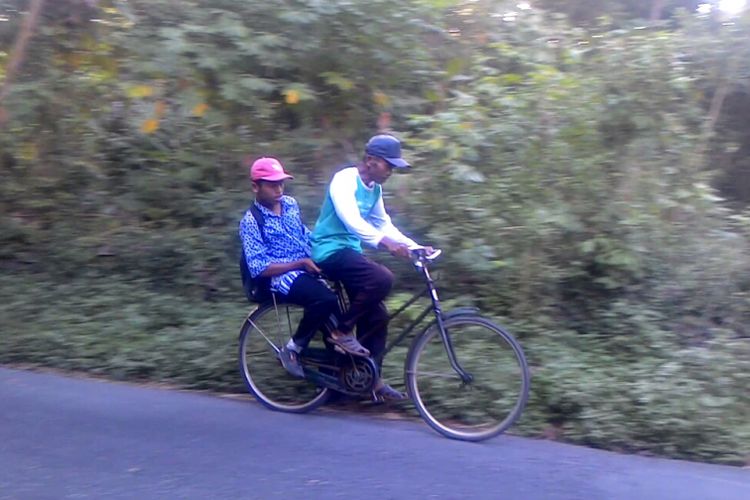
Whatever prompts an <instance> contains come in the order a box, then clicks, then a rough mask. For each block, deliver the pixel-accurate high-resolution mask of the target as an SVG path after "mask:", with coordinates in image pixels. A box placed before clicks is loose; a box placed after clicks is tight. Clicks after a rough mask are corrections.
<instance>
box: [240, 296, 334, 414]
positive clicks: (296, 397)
mask: <svg viewBox="0 0 750 500" xmlns="http://www.w3.org/2000/svg"><path fill="white" fill-rule="evenodd" d="M303 311H304V309H303V308H302V307H301V306H298V305H295V304H273V303H267V304H262V305H261V306H259V307H258V308H257V309H256V310H255V311H253V312H252V313H251V314H250V315H249V316H248V317H247V319H245V322H244V323H243V325H242V329H241V330H240V337H239V368H240V374H241V375H242V378H243V380H244V382H245V386H246V387H247V389H248V391H249V392H250V393H251V394H252V395H253V396H254V397H255V399H256V400H257V401H258V402H260V403H261V404H262V405H263V406H265V407H266V408H269V409H271V410H276V411H282V412H286V413H307V412H309V411H312V410H314V409H316V408H318V407H320V406H321V405H323V404H324V403H325V402H326V401H328V399H329V398H330V395H331V393H330V390H329V389H327V388H320V387H317V386H316V385H315V384H313V383H312V382H310V381H308V380H305V379H301V378H296V377H294V376H292V375H290V374H289V373H287V371H286V370H285V369H284V367H283V366H282V365H281V362H280V361H279V359H278V357H277V355H276V353H277V352H278V349H279V348H281V347H282V346H283V345H284V344H285V343H286V342H287V341H288V340H289V339H290V338H291V336H292V334H293V333H294V331H295V329H296V327H297V325H298V324H299V319H300V318H302V314H303Z"/></svg>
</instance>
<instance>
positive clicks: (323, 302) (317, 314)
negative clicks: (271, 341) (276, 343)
mask: <svg viewBox="0 0 750 500" xmlns="http://www.w3.org/2000/svg"><path fill="white" fill-rule="evenodd" d="M286 300H287V302H291V303H292V304H297V305H300V306H302V307H304V308H305V314H304V315H303V316H302V320H301V321H300V322H299V325H298V326H297V331H296V332H295V334H294V336H293V337H292V339H293V340H294V343H295V344H296V345H297V346H299V347H300V350H302V349H304V348H305V347H307V344H309V343H310V340H311V339H312V338H313V337H314V336H315V332H317V331H318V330H319V329H320V326H321V325H322V324H323V323H324V322H325V321H326V320H328V318H330V317H331V315H332V314H333V315H335V316H337V317H338V315H339V302H338V297H337V296H336V294H335V293H334V292H333V291H331V290H330V289H329V288H328V287H327V286H325V285H324V284H323V283H321V282H320V280H318V279H316V278H313V277H312V276H310V275H308V274H301V275H300V276H298V277H297V279H295V280H294V283H292V286H291V288H290V289H289V294H288V295H287V298H286Z"/></svg>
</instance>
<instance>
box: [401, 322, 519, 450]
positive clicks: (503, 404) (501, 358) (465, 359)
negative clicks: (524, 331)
mask: <svg viewBox="0 0 750 500" xmlns="http://www.w3.org/2000/svg"><path fill="white" fill-rule="evenodd" d="M444 325H445V330H446V332H447V334H448V336H449V337H450V340H451V343H452V345H453V351H454V352H455V355H456V359H457V361H458V364H459V365H460V366H461V367H462V368H463V370H464V371H465V372H467V373H468V374H469V375H470V376H471V380H470V381H468V382H467V381H464V380H462V378H461V376H459V374H458V373H457V372H456V370H454V369H453V367H452V366H451V364H450V361H449V359H448V355H447V351H446V347H445V344H444V343H443V339H442V336H441V334H440V331H439V327H438V325H437V324H434V325H432V326H431V327H430V328H428V329H427V330H425V331H424V332H423V333H422V334H421V335H420V336H418V337H417V338H416V339H414V342H413V343H412V346H411V348H410V349H409V355H408V356H407V358H406V366H405V377H406V387H407V388H408V390H409V395H410V396H411V398H412V399H413V400H414V404H415V405H416V407H417V410H418V411H419V414H420V415H421V416H422V418H423V419H424V420H425V421H426V422H427V423H428V424H429V425H430V426H431V427H432V428H433V429H435V430H436V431H437V432H439V433H440V434H442V435H444V436H446V437H449V438H453V439H460V440H464V441H481V440H483V439H488V438H491V437H494V436H497V435H499V434H501V433H503V432H505V431H506V430H507V429H508V428H509V427H510V426H511V425H513V424H514V423H515V421H516V420H518V417H520V416H521V412H523V408H524V406H525V405H526V400H527V399H528V397H529V386H530V378H531V377H530V375H529V368H528V365H527V364H526V358H525V357H524V354H523V350H522V349H521V346H520V345H519V344H518V342H516V340H515V339H514V338H513V337H512V336H511V335H510V334H509V333H507V332H506V331H505V330H503V329H502V328H501V327H500V326H498V325H496V324H494V323H493V322H491V321H489V320H488V319H485V318H482V317H480V316H457V317H453V318H449V319H447V320H446V321H445V322H444Z"/></svg>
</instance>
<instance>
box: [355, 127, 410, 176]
mask: <svg viewBox="0 0 750 500" xmlns="http://www.w3.org/2000/svg"><path fill="white" fill-rule="evenodd" d="M365 153H367V154H368V155H370V156H377V157H379V158H382V159H384V160H385V161H387V162H388V163H389V164H390V165H391V166H392V167H396V168H408V167H410V166H411V165H409V162H407V161H406V160H404V159H403V158H401V143H400V142H399V141H398V139H396V138H395V137H393V136H392V135H387V134H380V135H376V136H373V137H371V138H370V140H369V141H367V145H366V146H365Z"/></svg>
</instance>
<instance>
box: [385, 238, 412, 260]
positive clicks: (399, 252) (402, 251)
mask: <svg viewBox="0 0 750 500" xmlns="http://www.w3.org/2000/svg"><path fill="white" fill-rule="evenodd" d="M380 246H382V247H383V248H385V249H386V250H388V252H389V253H390V254H391V255H393V256H394V257H403V258H405V259H408V258H410V257H411V252H410V251H409V247H408V246H406V245H404V244H403V243H398V242H396V241H394V240H392V239H390V238H389V237H388V236H384V237H383V239H382V240H380Z"/></svg>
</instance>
